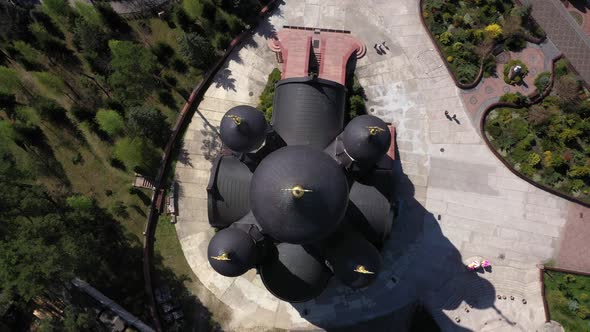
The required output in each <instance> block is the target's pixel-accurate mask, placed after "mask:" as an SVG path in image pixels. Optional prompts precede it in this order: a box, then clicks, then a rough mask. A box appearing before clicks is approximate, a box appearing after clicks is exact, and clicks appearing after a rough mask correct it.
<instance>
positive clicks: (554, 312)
mask: <svg viewBox="0 0 590 332" xmlns="http://www.w3.org/2000/svg"><path fill="white" fill-rule="evenodd" d="M544 282H545V298H546V300H547V304H548V306H549V314H550V316H551V319H552V320H554V321H556V322H559V323H560V324H561V325H562V326H563V327H564V328H565V330H566V331H587V330H588V329H590V277H588V276H582V275H573V274H568V273H563V272H557V271H549V270H546V271H545V275H544Z"/></svg>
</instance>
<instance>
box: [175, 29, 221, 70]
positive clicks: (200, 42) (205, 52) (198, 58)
mask: <svg viewBox="0 0 590 332" xmlns="http://www.w3.org/2000/svg"><path fill="white" fill-rule="evenodd" d="M178 44H179V46H180V54H181V55H182V56H183V57H184V58H185V59H186V61H187V62H188V63H190V64H191V66H193V67H196V68H200V69H204V68H205V67H207V66H208V65H209V64H211V62H212V61H213V60H215V50H214V49H213V46H211V43H210V42H209V41H208V40H207V39H206V38H205V37H203V36H201V35H199V34H198V33H194V32H193V33H185V34H183V35H182V36H181V37H180V38H179V39H178Z"/></svg>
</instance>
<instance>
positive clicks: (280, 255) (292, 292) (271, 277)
mask: <svg viewBox="0 0 590 332" xmlns="http://www.w3.org/2000/svg"><path fill="white" fill-rule="evenodd" d="M276 250H277V252H276V253H275V255H274V256H273V257H272V258H271V259H270V261H269V262H268V263H266V264H264V265H261V266H260V267H259V272H260V276H261V278H262V282H263V283H264V286H266V288H267V289H268V290H269V291H270V292H271V293H272V294H274V296H276V297H278V298H279V299H281V300H283V301H287V302H305V301H309V300H311V299H313V298H314V297H316V296H318V295H319V294H320V293H321V292H322V291H323V290H324V288H325V287H326V285H327V283H328V280H329V279H330V277H331V273H330V270H329V269H328V268H327V267H326V265H325V264H324V263H323V261H322V260H321V259H318V258H316V257H315V256H313V255H311V254H310V253H309V252H307V251H306V249H305V248H303V247H302V246H300V245H296V244H289V243H281V244H279V245H278V246H277V248H276Z"/></svg>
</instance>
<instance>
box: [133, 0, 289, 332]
mask: <svg viewBox="0 0 590 332" xmlns="http://www.w3.org/2000/svg"><path fill="white" fill-rule="evenodd" d="M278 4H279V1H277V0H271V1H269V3H268V4H267V5H266V6H264V7H263V8H262V9H261V10H260V13H259V17H260V20H263V19H265V18H266V17H267V16H268V15H269V14H270V12H271V11H272V10H273V9H275V7H276V6H277V5H278ZM254 30H255V29H254V28H252V29H250V30H245V31H243V32H241V33H240V34H239V35H238V36H237V37H236V38H234V39H233V40H232V41H231V43H230V45H229V47H228V48H227V49H226V50H225V53H224V55H223V56H222V57H221V58H220V59H219V60H218V61H217V62H216V63H215V65H214V66H213V67H212V68H210V69H209V70H208V71H207V72H206V73H205V75H204V77H203V80H202V81H201V82H200V83H199V85H197V87H196V88H195V89H193V91H192V92H191V94H190V97H189V98H188V101H187V102H186V103H185V104H184V106H183V108H182V110H181V112H180V116H179V117H178V119H177V120H176V123H175V124H174V127H173V130H172V133H171V134H170V137H169V139H168V142H167V143H166V147H165V148H164V154H163V155H162V159H161V163H160V168H159V169H158V173H157V175H156V178H155V180H154V186H155V190H154V194H153V195H152V198H151V203H150V209H149V213H148V216H147V222H146V228H145V231H144V237H145V239H144V247H143V275H144V286H145V291H146V293H147V297H148V306H149V311H150V316H151V318H152V320H153V324H154V325H155V329H156V331H158V332H160V331H162V323H161V321H160V316H159V314H158V308H157V304H156V298H155V295H154V288H153V286H154V285H153V280H152V272H153V271H152V270H153V266H152V261H153V257H154V240H155V233H156V227H157V224H158V217H159V215H160V211H159V208H158V207H157V206H156V205H157V204H156V203H157V201H158V198H159V196H160V195H164V193H165V190H166V188H164V187H165V185H166V183H165V182H166V181H165V179H166V177H167V175H168V173H169V171H170V165H171V162H172V158H171V157H172V151H173V149H174V147H175V146H176V144H177V143H178V140H179V139H181V138H182V136H180V135H179V134H180V133H181V132H182V131H183V129H184V128H185V126H186V125H187V124H188V123H189V122H190V120H191V118H192V115H193V113H194V111H195V108H194V106H195V103H196V102H198V101H200V100H201V99H202V98H203V95H204V94H205V91H206V90H207V88H208V87H209V85H210V84H211V81H212V80H213V77H214V76H215V74H217V72H218V71H219V69H220V68H221V67H222V66H223V64H224V63H225V61H226V60H227V58H228V57H229V55H230V54H231V53H232V51H233V50H234V49H235V48H236V47H237V46H238V45H240V43H241V42H242V41H243V40H244V38H245V36H247V35H249V34H250V33H251V32H253V31H254Z"/></svg>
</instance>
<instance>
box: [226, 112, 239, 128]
mask: <svg viewBox="0 0 590 332" xmlns="http://www.w3.org/2000/svg"><path fill="white" fill-rule="evenodd" d="M226 117H228V118H230V119H232V120H234V122H235V124H236V125H238V126H239V125H240V124H241V123H242V118H241V117H239V116H237V115H226Z"/></svg>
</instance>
